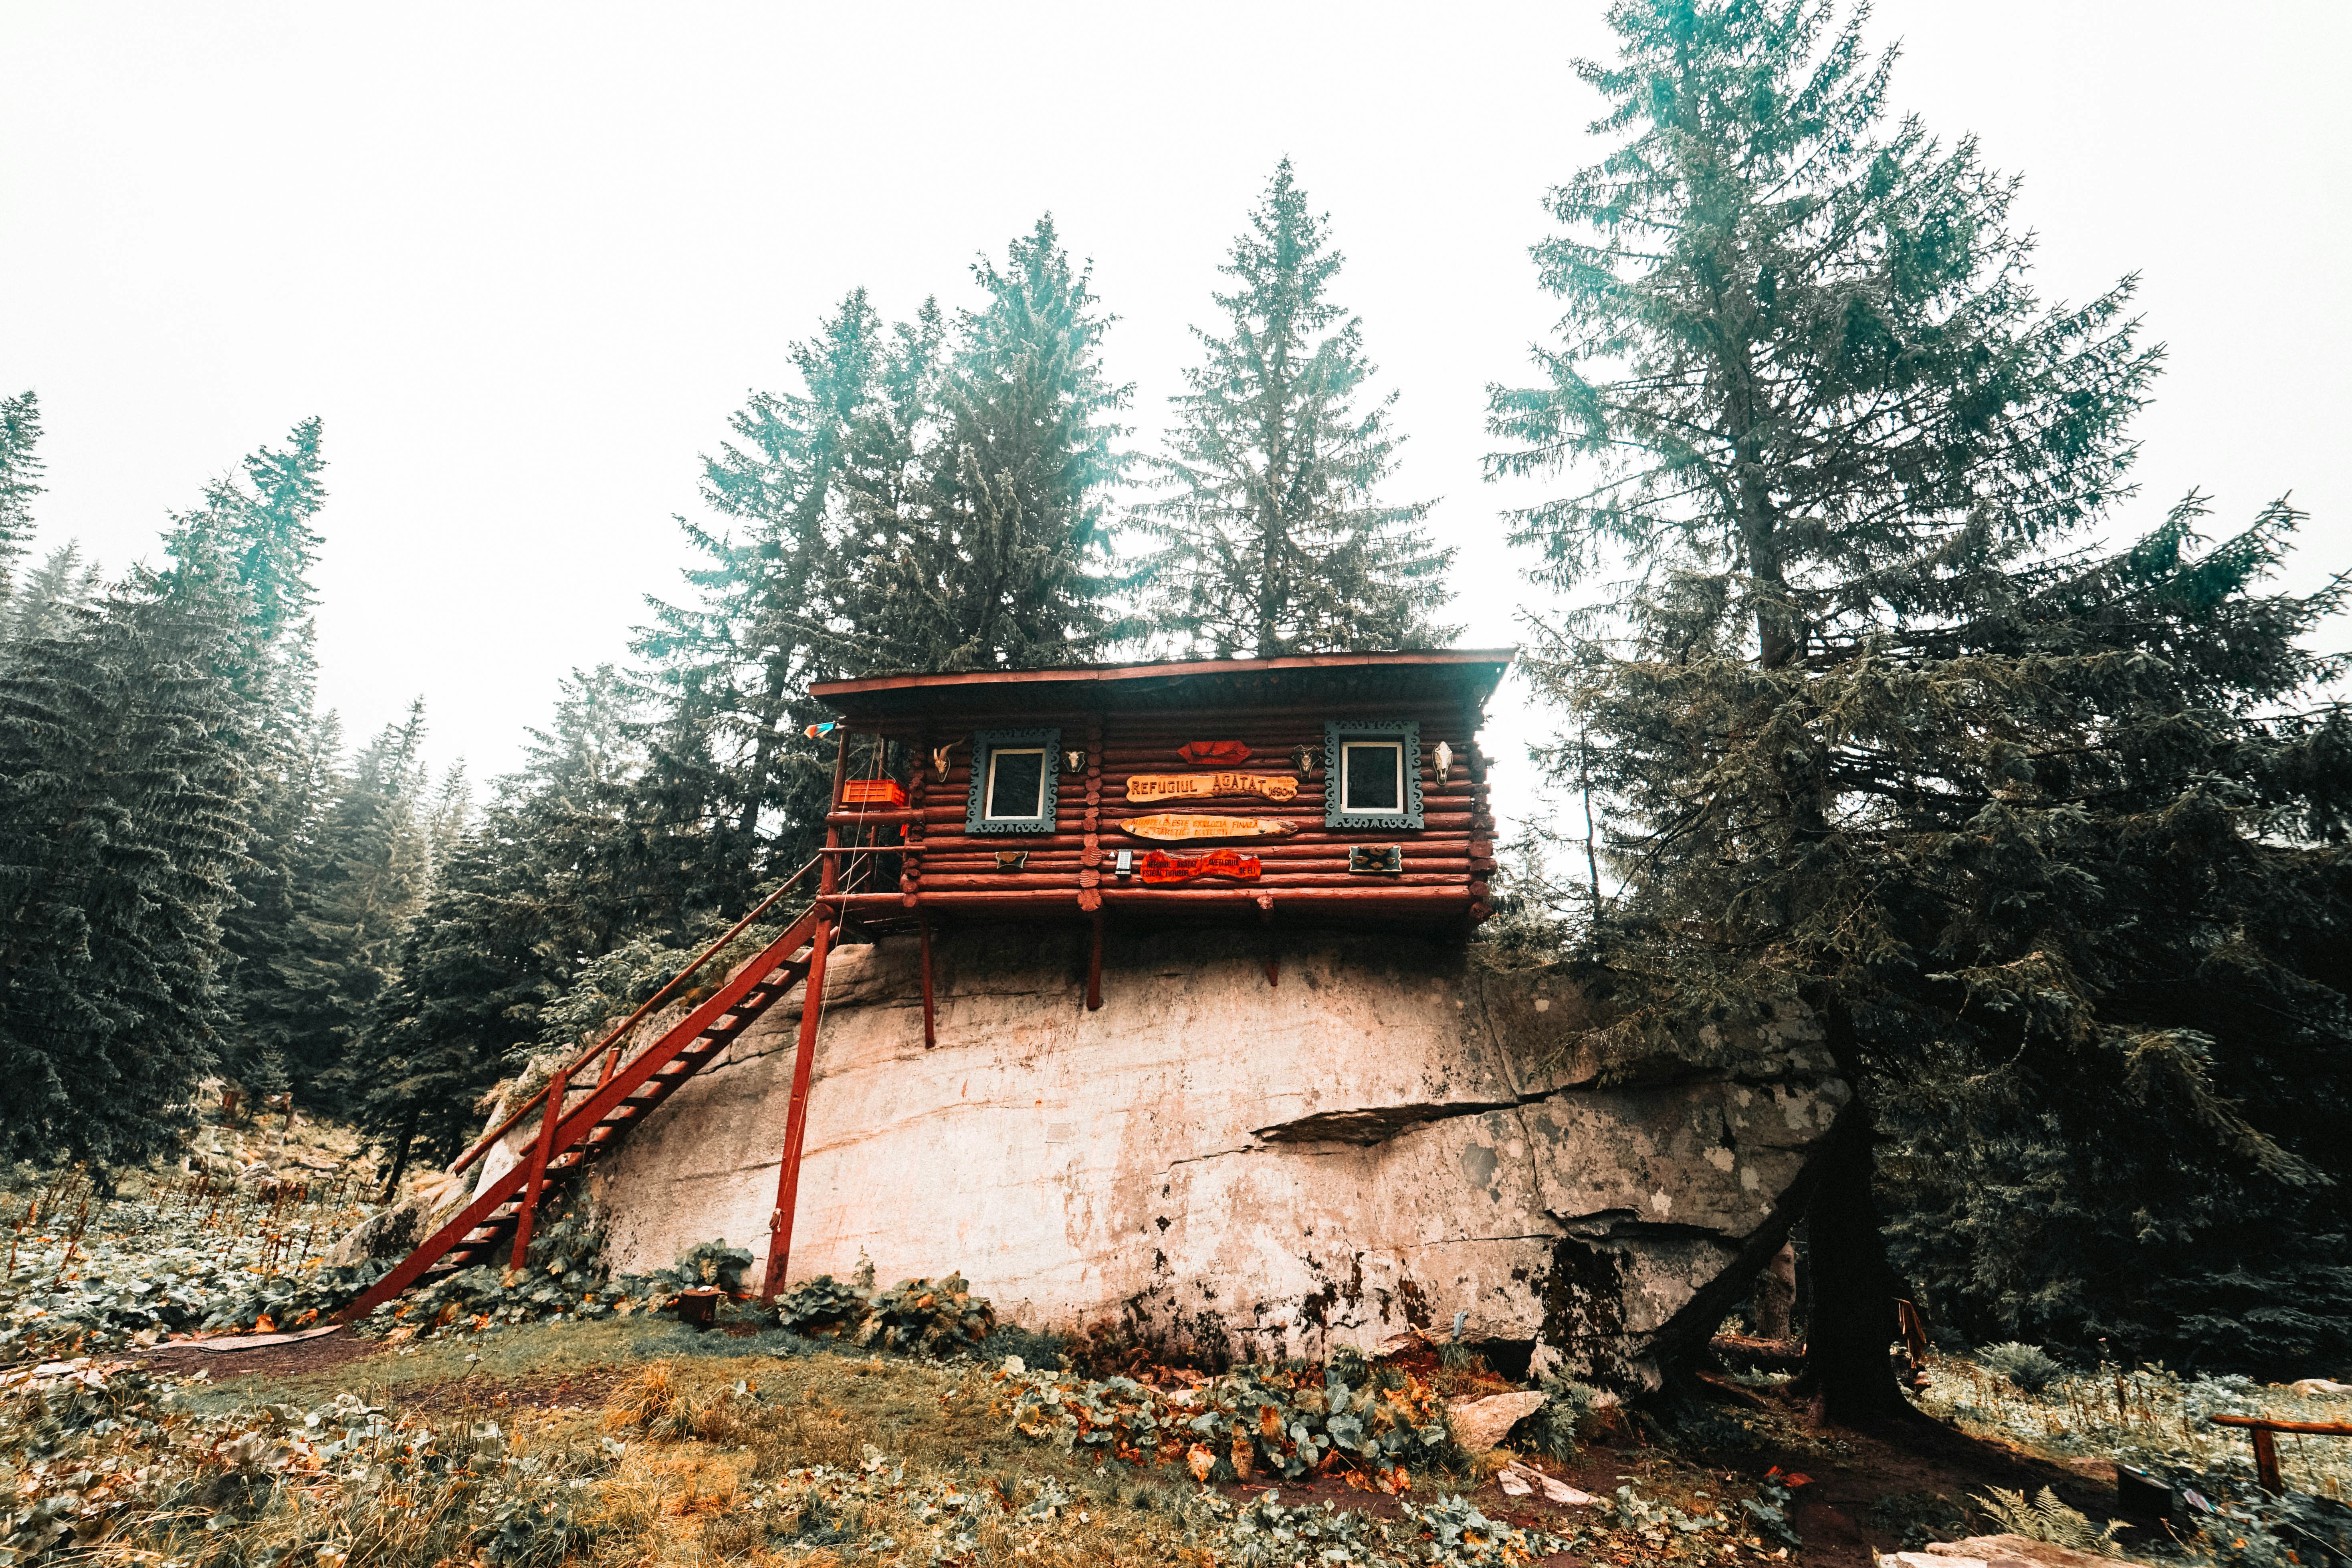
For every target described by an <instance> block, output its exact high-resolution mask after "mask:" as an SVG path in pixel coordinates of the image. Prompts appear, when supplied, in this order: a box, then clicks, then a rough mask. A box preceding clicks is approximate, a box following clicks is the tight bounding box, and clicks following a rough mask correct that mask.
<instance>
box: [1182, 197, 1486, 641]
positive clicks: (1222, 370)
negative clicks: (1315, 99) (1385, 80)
mask: <svg viewBox="0 0 2352 1568" xmlns="http://www.w3.org/2000/svg"><path fill="white" fill-rule="evenodd" d="M1328 229H1329V219H1328V216H1320V215H1318V214H1317V213H1315V212H1314V211H1312V210H1311V209H1310V208H1309V207H1308V205H1307V193H1306V192H1305V191H1303V190H1301V189H1299V188H1298V184H1297V181H1296V179H1295V178H1294V177H1293V175H1292V173H1291V168H1290V161H1289V160H1288V159H1284V160H1283V161H1282V163H1280V164H1278V165H1277V166H1276V169H1275V172H1274V178H1273V180H1272V182H1271V183H1270V184H1268V185H1267V187H1266V191H1265V195H1264V197H1262V198H1261V199H1260V201H1259V203H1258V205H1257V206H1256V208H1255V210H1254V211H1252V212H1251V214H1250V216H1249V230H1248V232H1247V233H1245V234H1244V235H1243V236H1241V237H1240V238H1238V239H1236V240H1235V241H1234V247H1233V253H1232V256H1231V258H1230V259H1228V260H1227V261H1226V262H1225V263H1224V265H1223V267H1222V268H1219V270H1221V271H1223V273H1224V274H1225V276H1227V277H1228V278H1231V279H1234V289H1233V291H1232V292H1230V293H1221V294H1218V295H1216V296H1214V298H1215V300H1216V303H1217V306H1218V308H1219V309H1220V310H1223V312H1224V313H1225V317H1226V324H1225V330H1224V331H1223V333H1222V334H1220V333H1215V332H1210V331H1203V330H1202V329H1201V328H1199V327H1195V328H1193V329H1192V335H1193V336H1194V338H1196V339H1197V340H1199V342H1200V345H1201V348H1202V363H1200V364H1199V365H1198V366H1196V367H1194V368H1193V369H1192V370H1189V371H1187V372H1185V373H1184V379H1185V382H1186V384H1188V386H1189V387H1190V388H1191V390H1190V391H1189V392H1186V393H1183V394H1181V395H1178V396H1176V397H1174V398H1172V399H1171V402H1173V403H1174V405H1175V407H1176V416H1177V418H1176V424H1175V426H1174V428H1173V429H1172V430H1171V432H1170V434H1169V437H1168V450H1167V454H1166V455H1165V456H1164V457H1161V458H1158V459H1157V460H1156V461H1155V462H1154V463H1153V464H1152V467H1153V468H1154V469H1155V470H1156V471H1157V473H1158V475H1159V477H1160V482H1161V485H1162V487H1163V488H1164V489H1167V490H1169V491H1170V492H1171V493H1170V494H1169V495H1168V496H1167V497H1166V498H1165V499H1164V500H1160V501H1158V502H1156V503H1154V504H1152V505H1151V506H1150V507H1148V508H1146V509H1144V510H1143V512H1142V514H1141V515H1142V517H1143V519H1144V525H1143V526H1144V531H1145V532H1146V533H1147V534H1149V535H1150V537H1151V538H1152V539H1154V540H1156V541H1157V542H1158V543H1159V549H1158V551H1157V552H1154V553H1153V554H1152V555H1151V556H1150V558H1149V561H1148V563H1146V565H1145V568H1144V572H1145V581H1146V584H1148V586H1147V588H1146V591H1145V597H1144V609H1145V613H1146V615H1147V616H1148V617H1149V619H1150V623H1151V626H1152V629H1153V630H1154V631H1155V632H1156V633H1158V634H1159V635H1160V636H1161V637H1165V638H1168V639H1170V640H1171V641H1173V642H1175V643H1176V644H1177V645H1178V646H1180V647H1199V648H1201V649H1202V650H1203V651H1206V652H1210V653H1213V654H1214V655H1215V656H1216V657H1219V658H1232V657H1234V655H1236V654H1241V655H1252V656H1255V657H1256V658H1280V657H1281V656H1283V655H1284V654H1290V653H1316V652H1321V651H1324V650H1327V649H1332V648H1376V647H1433V646H1436V645H1439V644H1443V643H1444V642H1445V641H1447V640H1448V639H1449V638H1451V637H1453V636H1454V633H1455V632H1456V631H1457V630H1458V629H1459V628H1458V627H1453V626H1433V625H1431V624H1429V622H1428V620H1427V619H1426V617H1427V616H1429V615H1430V614H1431V613H1432V612H1433V611H1435V610H1436V609H1437V608H1438V607H1439V606H1441V605H1444V603H1445V602H1446V600H1447V599H1448V598H1450V597H1451V596H1452V595H1450V594H1449V592H1448V591H1447V589H1446V587H1445V585H1444V574H1445V570H1446V567H1447V565H1448V564H1449V563H1451V562H1452V561H1453V559H1454V552H1453V551H1451V550H1440V549H1438V548H1437V547H1436V546H1435V545H1434V544H1433V543H1432V542H1431V541H1430V538H1429V535H1428V532H1427V531H1426V530H1425V529H1423V527H1422V522H1423V519H1424V518H1425V517H1426V516H1427V514H1428V511H1429V508H1430V504H1431V503H1429V502H1427V501H1419V502H1412V503H1408V504H1403V505H1391V504H1385V503H1383V502H1382V501H1381V500H1380V499H1379V496H1378V492H1379V489H1380V487H1381V483H1382V481H1384V480H1385V479H1388V478H1389V476H1390V475H1391V473H1392V472H1393V471H1394V469H1395V468H1396V449H1397V444H1398V442H1399V441H1400V439H1401V437H1398V436H1397V435H1395V434H1394V433H1393V431H1392V430H1391V423H1390V417H1391V410H1393V409H1394V407H1395V406H1396V401H1397V397H1398V394H1396V393H1395V392H1391V393H1390V394H1389V395H1387V396H1385V397H1383V398H1381V399H1380V400H1379V401H1378V402H1377V403H1375V404H1374V405H1372V406H1371V407H1370V408H1369V409H1366V410H1364V411H1363V412H1361V413H1359V412H1358V411H1357V409H1356V399H1357V397H1358V395H1360V393H1361V392H1362V391H1363V389H1364V388H1365V386H1366V385H1367V384H1369V383H1370V380H1371V378H1372V376H1373V374H1375V372H1374V367H1373V365H1372V364H1371V363H1370V361H1369V360H1367V359H1366V358H1365V356H1364V345H1363V335H1364V334H1363V321H1362V319H1361V318H1360V317H1354V316H1349V314H1348V312H1347V310H1345V309H1344V308H1343V307H1341V306H1340V305H1339V304H1337V303H1335V302H1334V301H1333V300H1331V299H1330V298H1329V289H1330V285H1331V281H1332V279H1333V278H1334V277H1335V276H1336V275H1337V274H1338V272H1339V268H1340V265H1341V261H1342V258H1341V256H1340V254H1339V252H1338V251H1337V250H1334V249H1332V248H1330V238H1329V232H1328Z"/></svg>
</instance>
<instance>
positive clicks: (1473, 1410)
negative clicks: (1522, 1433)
mask: <svg viewBox="0 0 2352 1568" xmlns="http://www.w3.org/2000/svg"><path fill="white" fill-rule="evenodd" d="M1543 1402H1544V1396H1543V1395H1542V1394H1488V1395H1487V1396H1486V1398H1484V1399H1455V1400H1450V1401H1448V1402H1447V1404H1446V1406H1445V1420H1446V1423H1447V1425H1449V1426H1452V1427H1453V1428H1454V1441H1455V1442H1457V1443H1459V1444H1461V1445H1462V1446H1463V1447H1465V1448H1467V1449H1469V1450H1470V1451H1471V1452H1472V1453H1474V1454H1483V1453H1485V1452H1486V1450H1487V1449H1489V1448H1493V1447H1498V1446H1500V1445H1501V1443H1502V1441H1503V1435H1504V1434H1505V1433H1507V1432H1508V1431H1509V1430H1510V1429H1511V1428H1512V1427H1514V1426H1517V1425H1518V1424H1519V1423H1520V1422H1521V1421H1523V1420H1525V1419H1526V1418H1527V1417H1528V1416H1530V1415H1534V1414H1535V1413H1536V1412H1537V1411H1538V1410H1539V1409H1541V1408H1542V1407H1543Z"/></svg>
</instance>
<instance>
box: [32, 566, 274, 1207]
mask: <svg viewBox="0 0 2352 1568" xmlns="http://www.w3.org/2000/svg"><path fill="white" fill-rule="evenodd" d="M70 615H71V618H72V621H73V623H74V624H73V625H72V626H69V627H68V632H67V634H66V635H64V636H60V637H42V638H39V639H37V640H35V641H31V642H27V643H16V644H13V645H12V646H11V647H9V648H8V650H7V653H6V656H5V661H0V1150H5V1153H6V1154H7V1155H8V1156H9V1157H11V1158H18V1159H32V1160H40V1161H47V1160H56V1159H77V1160H89V1161H91V1162H93V1163H97V1164H99V1165H100V1166H105V1165H109V1164H120V1163H129V1162H135V1161H139V1160H143V1159H146V1158H148V1157H150V1156H152V1155H153V1154H156V1153H159V1152H163V1150H164V1149H165V1148H167V1147H169V1146H170V1144H171V1142H172V1141H173V1138H174V1137H175V1136H176V1133H177V1131H178V1129H179V1128H180V1127H182V1126H183V1125H184V1124H185V1123H186V1122H187V1121H188V1120H189V1114H188V1109H187V1100H188V1096H189V1095H190V1094H191V1092H192V1091H193V1090H194V1088H195V1085H196V1082H197V1080H198V1079H199V1078H201V1077H202V1076H203V1075H204V1074H205V1072H206V1071H208V1070H209V1069H210V1068H212V1066H213V1065H214V1061H215V1050H216V1047H217V1044H218V1035H217V1027H218V1025H219V1023H220V1022H221V1017H222V1015H221V1010H220V1005H219V983H218V977H219V970H220V966H221V963H222V956H223V955H222V951H221V943H220V928H219V919H220V913H221V910H222V908H223V906H224V905H225V904H226V902H227V900H229V899H230V898H231V896H232V894H231V889H230V877H231V875H232V874H233V872H234V871H235V870H236V868H237V867H238V865H239V864H240V859H241V857H240V855H239V849H240V846H241V845H242V843H243V840H244V837H245V824H244V822H243V820H242V817H241V814H240V811H239V806H240V803H241V796H242V792H243V787H244V786H243V784H242V781H241V779H240V778H239V776H238V766H237V760H236V752H235V751H234V750H233V748H232V747H231V746H230V745H228V744H227V743H226V741H225V740H224V738H223V737H224V734H225V732H226V731H227V729H228V728H229V727H230V725H231V724H232V723H233V722H234V721H235V717H236V699H235V697H234V696H233V695H232V694H231V693H230V692H229V691H228V689H226V682H225V681H224V680H223V679H221V677H220V676H219V674H218V673H217V668H216V665H217V660H218V659H219V658H220V656H221V652H222V648H223V646H224V644H225V643H226V640H227V638H228V637H229V635H230V627H229V626H228V625H227V624H226V619H225V617H222V616H217V615H215V614H212V613H209V611H208V609H207V607H206V606H204V605H194V606H191V605H187V604H185V603H183V602H181V601H179V600H178V599H176V598H175V597H174V596H173V595H169V594H166V593H164V592H162V591H161V587H160V584H157V583H156V582H155V580H154V579H152V578H148V577H141V578H138V579H134V581H133V583H132V584H131V585H130V586H129V587H127V588H126V589H124V590H123V591H121V592H119V593H117V594H116V595H113V596H111V597H110V599H109V600H108V601H107V602H106V604H105V605H103V606H102V607H101V608H99V609H94V610H76V611H72V612H70Z"/></svg>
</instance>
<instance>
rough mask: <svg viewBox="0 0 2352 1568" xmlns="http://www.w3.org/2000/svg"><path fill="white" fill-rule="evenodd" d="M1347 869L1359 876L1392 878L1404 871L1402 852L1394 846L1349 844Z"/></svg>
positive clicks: (1399, 847) (1400, 848)
mask: <svg viewBox="0 0 2352 1568" xmlns="http://www.w3.org/2000/svg"><path fill="white" fill-rule="evenodd" d="M1348 869H1349V870H1350V871H1353V872H1355V873H1357V874H1358V875H1359V876H1370V877H1393V876H1397V875H1400V874H1402V872H1403V870H1404V850H1403V848H1402V847H1401V846H1398V845H1394V844H1351V845H1349V847H1348Z"/></svg>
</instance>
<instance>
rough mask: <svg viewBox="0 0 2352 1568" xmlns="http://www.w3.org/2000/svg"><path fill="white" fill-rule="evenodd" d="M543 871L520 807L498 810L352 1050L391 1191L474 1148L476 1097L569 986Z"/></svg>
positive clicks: (432, 902)
mask: <svg viewBox="0 0 2352 1568" xmlns="http://www.w3.org/2000/svg"><path fill="white" fill-rule="evenodd" d="M537 871H538V862H537V858H536V857H535V856H534V855H532V854H531V852H530V844H529V837H528V828H527V826H526V825H525V824H524V823H523V822H521V821H520V819H518V818H517V817H516V816H515V815H514V814H513V812H512V810H511V802H509V801H501V802H498V803H494V804H493V805H491V807H490V808H489V810H488V812H487V813H486V815H485V817H484V820H483V821H482V822H481V823H480V824H479V825H478V826H477V827H475V828H474V829H473V830H471V831H469V832H467V834H466V835H465V837H463V838H462V839H461V840H460V842H459V844H458V846H457V851H456V853H455V854H454V855H453V856H452V857H451V858H450V860H449V862H448V864H447V866H446V868H444V869H443V872H442V874H441V876H440V878H439V879H438V885H437V886H436V888H435V889H434V891H433V894H432V896H431V897H430V898H429V899H428V900H426V901H425V909H424V911H423V913H422V915H421V916H420V917H419V918H418V919H416V920H415V921H412V922H410V924H409V926H408V929H407V932H406V935H405V936H404V938H403V940H402V942H401V945H400V952H399V960H398V963H397V964H396V965H395V966H394V972H395V978H394V980H393V982H392V984H390V985H388V986H387V987H386V988H385V989H384V991H383V993H382V994H380V995H379V996H378V997H377V998H376V1002H375V1005H374V1007H373V1011H372V1014H371V1016H370V1022H369V1026H368V1028H367V1032H366V1034H365V1036H364V1037H362V1040H361V1041H360V1043H359V1045H358V1047H356V1049H355V1051H354V1057H355V1059H356V1060H358V1061H360V1062H362V1063H363V1064H364V1069H365V1070H364V1076H363V1079H362V1085H363V1087H362V1089H361V1090H360V1092H359V1093H358V1094H357V1095H356V1096H355V1100H356V1107H357V1109H356V1111H355V1118H356V1120H357V1121H358V1123H359V1125H360V1127H361V1129H362V1131H365V1132H367V1133H368V1134H370V1135H371V1136H372V1137H373V1139H374V1140H376V1141H377V1142H378V1143H379V1145H380V1146H381V1147H382V1149H383V1152H384V1156H385V1163H386V1166H387V1171H388V1179H387V1181H386V1183H385V1192H386V1194H390V1193H391V1192H392V1191H393V1190H394V1189H395V1188H396V1187H397V1186H398V1185H399V1184H400V1178H401V1174H402V1173H403V1172H404V1171H405V1170H406V1169H407V1168H408V1166H409V1164H410V1163H412V1161H414V1160H416V1159H419V1158H421V1159H423V1160H425V1161H428V1162H435V1163H440V1162H446V1161H448V1160H450V1159H453V1158H455V1157H456V1156H457V1153H459V1152H461V1151H462V1150H464V1149H465V1148H466V1146H467V1144H468V1143H469V1142H471V1141H472V1138H473V1134H474V1132H475V1131H476V1129H477V1128H478V1124H479V1112H478V1110H476V1109H475V1104H476V1101H478V1100H479V1099H480V1098H481V1096H482V1094H483V1093H484V1092H485V1091H486V1090H488V1089H489V1088H490V1087H491V1086H492V1085H493V1084H495V1083H497V1082H498V1080H499V1078H500V1077H502V1076H503V1075H504V1074H505V1072H506V1070H507V1066H506V1061H507V1053H508V1051H509V1049H510V1048H511V1047H513V1046H514V1045H516V1044H517V1043H518V1042H520V1041H523V1040H527V1039H530V1038H531V1037H532V1036H533V1034H534V1032H535V1028H536V1018H537V1014H538V1009H539V1007H540V1006H541V1005H542V1004H543V1003H545V1002H546V1001H547V1000H548V999H549V998H550V997H551V996H553V995H555V994H557V993H558V992H559V991H560V990H561V988H562V980H563V977H564V974H565V970H566V966H565V964H564V963H563V962H562V958H561V956H560V955H558V954H556V953H553V952H551V950H550V943H549V942H548V940H547V939H548V932H549V931H550V929H551V926H554V927H561V926H562V924H563V923H564V922H562V921H561V920H555V921H551V920H550V919H549V918H548V910H547V907H546V902H545V891H544V889H543V888H542V887H541V885H540V879H539V877H538V875H537Z"/></svg>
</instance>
